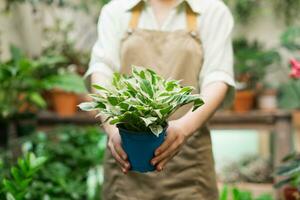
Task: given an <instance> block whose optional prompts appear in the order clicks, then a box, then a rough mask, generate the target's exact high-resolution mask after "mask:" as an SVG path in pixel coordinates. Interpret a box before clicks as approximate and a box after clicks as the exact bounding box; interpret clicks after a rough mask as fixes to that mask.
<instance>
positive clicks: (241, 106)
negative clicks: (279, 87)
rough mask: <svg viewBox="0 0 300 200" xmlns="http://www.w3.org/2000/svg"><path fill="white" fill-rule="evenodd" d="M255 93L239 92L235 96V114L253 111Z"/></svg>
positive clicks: (249, 91)
mask: <svg viewBox="0 0 300 200" xmlns="http://www.w3.org/2000/svg"><path fill="white" fill-rule="evenodd" d="M254 100H255V92H254V91H252V90H241V91H237V92H236V95H235V100H234V105H233V109H234V111H235V112H239V113H243V112H248V111H250V110H252V109H253V107H254Z"/></svg>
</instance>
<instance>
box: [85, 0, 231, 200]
mask: <svg viewBox="0 0 300 200" xmlns="http://www.w3.org/2000/svg"><path fill="white" fill-rule="evenodd" d="M232 28H233V19H232V16H231V14H230V12H229V10H228V9H227V7H226V6H225V5H224V4H223V2H222V1H220V0H115V1H111V2H110V3H109V4H107V5H106V6H104V8H103V9H102V12H101V16H100V19H99V24H98V33H99V35H98V36H99V38H98V41H97V42H96V44H95V46H94V48H93V52H92V58H91V63H90V68H89V70H88V72H87V74H86V75H92V82H93V83H97V84H101V85H105V84H109V82H110V79H111V77H112V74H113V72H115V71H119V72H122V73H129V72H130V70H131V69H130V68H131V65H137V66H145V67H149V68H152V69H153V70H155V71H156V72H157V73H159V74H161V75H162V76H164V77H165V78H173V79H178V80H182V84H183V85H191V86H194V87H195V88H196V90H195V92H197V93H201V95H202V98H203V99H204V101H205V105H204V106H203V107H201V108H200V109H198V110H197V111H195V112H191V111H190V107H189V106H187V107H185V108H183V109H180V110H179V111H178V112H176V114H175V115H173V116H172V118H171V119H170V121H169V127H168V130H167V137H166V139H165V142H164V143H163V144H162V145H161V146H160V147H159V148H158V149H157V150H156V152H155V157H154V158H153V160H152V161H151V162H152V164H153V165H155V166H156V168H157V171H158V172H153V173H146V174H139V173H134V172H130V171H128V170H129V169H130V163H129V162H128V160H127V155H126V153H125V152H124V150H123V149H122V147H121V140H120V135H119V133H118V130H117V128H116V127H115V126H112V125H109V124H105V125H104V129H105V131H106V133H107V135H108V148H109V150H110V151H107V152H106V158H105V167H104V168H105V169H104V170H105V179H104V180H105V181H104V186H103V199H105V200H119V199H121V200H123V199H128V200H150V199H153V200H158V199H168V200H169V199H176V200H177V199H179V200H180V199H184V200H193V199H195V200H216V199H218V191H217V187H216V177H215V172H214V162H213V157H212V148H211V138H210V134H209V131H208V129H207V127H206V122H207V121H208V119H209V118H210V117H211V116H212V115H213V113H214V112H215V110H216V109H217V108H218V107H219V105H220V104H222V103H224V102H225V101H228V99H230V98H231V97H232V91H233V86H234V80H233V69H232V68H233V67H232V65H233V59H232V57H233V56H232V46H231V31H232ZM225 97H226V98H225ZM120 169H121V170H122V172H123V173H124V174H123V173H121V171H120Z"/></svg>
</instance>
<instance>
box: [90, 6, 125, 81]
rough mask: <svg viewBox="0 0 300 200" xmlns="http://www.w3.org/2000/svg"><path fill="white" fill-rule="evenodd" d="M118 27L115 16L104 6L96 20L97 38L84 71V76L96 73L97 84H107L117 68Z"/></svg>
mask: <svg viewBox="0 0 300 200" xmlns="http://www.w3.org/2000/svg"><path fill="white" fill-rule="evenodd" d="M118 27H119V26H118V24H117V21H116V17H113V14H112V13H111V12H110V10H109V9H107V6H104V7H103V8H102V11H101V14H100V17H99V20H98V26H97V31H98V39H97V41H96V43H95V45H94V46H93V49H92V53H91V60H90V63H89V68H88V70H87V72H86V73H85V77H87V76H89V75H91V74H93V73H98V74H99V75H100V77H101V80H99V81H100V82H98V83H99V84H103V85H106V84H108V83H109V82H110V80H111V78H112V75H113V73H114V72H116V71H118V70H119V67H118V66H119V62H120V58H119V48H120V47H119V45H120V41H119V40H120V36H119V30H118Z"/></svg>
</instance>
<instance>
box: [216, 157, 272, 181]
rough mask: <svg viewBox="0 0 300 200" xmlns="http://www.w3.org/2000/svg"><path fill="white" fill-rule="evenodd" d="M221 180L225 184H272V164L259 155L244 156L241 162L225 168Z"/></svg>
mask: <svg viewBox="0 0 300 200" xmlns="http://www.w3.org/2000/svg"><path fill="white" fill-rule="evenodd" d="M221 179H222V181H224V182H225V183H231V182H251V183H271V182H272V167H271V163H270V161H268V160H266V159H263V158H261V157H259V156H257V155H249V156H244V158H243V159H241V160H240V161H238V162H233V163H230V164H228V165H227V166H225V167H224V169H223V171H222V174H221Z"/></svg>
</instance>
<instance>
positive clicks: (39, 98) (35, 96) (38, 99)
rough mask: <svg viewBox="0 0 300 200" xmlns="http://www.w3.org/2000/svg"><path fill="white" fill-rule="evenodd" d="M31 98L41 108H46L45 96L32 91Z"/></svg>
mask: <svg viewBox="0 0 300 200" xmlns="http://www.w3.org/2000/svg"><path fill="white" fill-rule="evenodd" d="M29 99H30V101H31V102H33V103H34V104H35V105H37V106H38V107H40V108H45V107H46V106H47V103H46V101H45V100H44V98H43V97H42V96H41V95H40V94H39V93H37V92H34V93H30V94H29Z"/></svg>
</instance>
